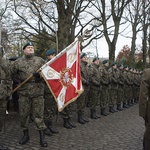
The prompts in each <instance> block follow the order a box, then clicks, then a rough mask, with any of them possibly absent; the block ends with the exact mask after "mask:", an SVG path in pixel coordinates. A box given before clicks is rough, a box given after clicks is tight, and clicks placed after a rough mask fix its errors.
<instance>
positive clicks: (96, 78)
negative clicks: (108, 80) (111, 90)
mask: <svg viewBox="0 0 150 150" xmlns="http://www.w3.org/2000/svg"><path fill="white" fill-rule="evenodd" d="M91 68H92V69H91V79H90V81H91V82H90V92H89V93H90V107H91V109H90V110H91V119H98V118H100V116H98V115H97V114H96V105H97V103H98V101H99V91H100V73H99V58H94V59H93V64H92V67H91Z"/></svg>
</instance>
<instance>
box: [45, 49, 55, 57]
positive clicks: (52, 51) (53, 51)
mask: <svg viewBox="0 0 150 150" xmlns="http://www.w3.org/2000/svg"><path fill="white" fill-rule="evenodd" d="M55 53H56V51H55V50H54V49H49V50H47V51H46V53H45V54H46V56H49V55H52V54H55Z"/></svg>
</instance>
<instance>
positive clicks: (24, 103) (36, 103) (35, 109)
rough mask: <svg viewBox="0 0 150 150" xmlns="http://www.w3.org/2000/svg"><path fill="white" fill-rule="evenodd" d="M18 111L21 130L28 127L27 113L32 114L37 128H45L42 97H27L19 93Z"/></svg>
mask: <svg viewBox="0 0 150 150" xmlns="http://www.w3.org/2000/svg"><path fill="white" fill-rule="evenodd" d="M19 112H20V122H21V128H22V129H23V130H25V129H28V120H29V115H30V114H33V116H34V118H35V120H34V122H35V124H36V126H37V129H38V130H43V129H45V128H46V126H45V124H44V120H43V116H44V98H43V96H39V97H28V96H25V95H21V94H19Z"/></svg>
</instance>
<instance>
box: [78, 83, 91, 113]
mask: <svg viewBox="0 0 150 150" xmlns="http://www.w3.org/2000/svg"><path fill="white" fill-rule="evenodd" d="M83 88H84V92H83V93H82V94H81V95H80V96H79V97H78V99H77V113H78V115H83V114H84V108H85V106H86V102H87V100H86V95H87V93H88V92H89V87H88V86H84V87H83Z"/></svg>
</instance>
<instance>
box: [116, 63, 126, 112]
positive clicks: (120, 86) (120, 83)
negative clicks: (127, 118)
mask: <svg viewBox="0 0 150 150" xmlns="http://www.w3.org/2000/svg"><path fill="white" fill-rule="evenodd" d="M117 96H118V98H117V110H119V111H122V110H123V108H122V105H121V104H122V103H123V101H124V76H123V65H122V64H119V65H118V94H117Z"/></svg>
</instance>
